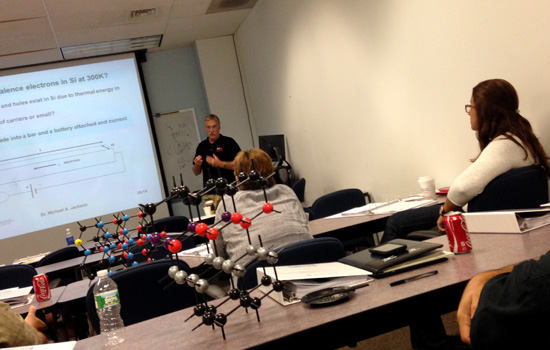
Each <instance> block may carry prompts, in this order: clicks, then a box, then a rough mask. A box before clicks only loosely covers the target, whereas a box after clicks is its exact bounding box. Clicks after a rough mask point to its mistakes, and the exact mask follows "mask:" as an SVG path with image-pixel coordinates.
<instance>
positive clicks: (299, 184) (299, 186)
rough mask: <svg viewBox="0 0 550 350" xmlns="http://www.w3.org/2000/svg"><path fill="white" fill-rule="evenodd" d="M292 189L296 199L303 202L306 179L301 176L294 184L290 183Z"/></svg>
mask: <svg viewBox="0 0 550 350" xmlns="http://www.w3.org/2000/svg"><path fill="white" fill-rule="evenodd" d="M292 190H293V191H294V193H296V197H298V200H299V201H300V202H303V201H304V196H305V191H306V179H304V178H303V177H302V178H301V179H300V180H298V181H296V182H295V183H294V185H292Z"/></svg>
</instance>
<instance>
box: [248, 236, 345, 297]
mask: <svg viewBox="0 0 550 350" xmlns="http://www.w3.org/2000/svg"><path fill="white" fill-rule="evenodd" d="M275 251H277V252H279V253H280V254H279V260H278V262H277V264H276V265H275V266H285V265H304V264H315V263H324V262H333V261H338V260H339V259H341V258H343V257H344V256H345V255H346V253H345V251H344V246H343V244H342V242H340V241H339V240H338V239H337V238H334V237H321V238H312V239H307V240H305V241H300V242H295V243H291V244H288V245H286V246H284V247H281V248H279V249H276V250H275ZM264 263H265V262H264V261H259V260H254V262H252V263H251V264H249V265H248V266H247V267H246V272H245V274H244V276H243V278H242V280H241V281H239V283H242V284H243V285H244V288H246V289H250V288H253V287H255V286H256V285H257V284H258V281H257V277H256V268H258V267H261V266H262V264H264ZM265 266H270V265H268V264H266V265H265Z"/></svg>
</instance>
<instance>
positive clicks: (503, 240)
mask: <svg viewBox="0 0 550 350" xmlns="http://www.w3.org/2000/svg"><path fill="white" fill-rule="evenodd" d="M549 234H550V226H545V227H542V228H539V229H536V230H533V231H532V232H529V233H525V234H472V235H471V237H472V244H473V250H472V251H471V252H470V253H466V254H460V255H454V256H452V257H451V258H450V259H449V260H448V261H446V262H441V263H438V264H435V265H431V266H426V267H422V268H419V269H417V270H413V271H408V272H405V273H402V274H398V275H395V276H390V277H387V278H383V279H378V280H375V281H373V282H372V283H371V284H370V285H369V286H368V287H365V288H362V289H359V290H357V291H356V292H355V295H354V296H353V297H352V298H351V300H349V301H347V302H344V303H341V304H338V305H332V306H328V307H320V308H310V307H306V306H304V305H302V304H300V303H298V304H293V305H290V306H286V307H283V306H281V305H280V304H278V303H277V302H275V301H274V300H272V299H271V298H269V297H267V298H265V299H263V301H262V306H261V308H260V310H259V315H260V319H261V322H259V323H258V321H257V320H256V314H255V312H254V311H252V310H249V312H248V313H246V312H245V311H244V310H243V309H242V308H240V309H237V310H236V311H235V312H234V313H233V314H231V315H230V316H229V317H228V321H227V324H226V326H225V328H224V330H225V334H226V337H227V339H226V340H223V339H222V333H221V330H220V329H219V328H217V327H216V329H212V327H206V326H201V327H199V328H198V329H196V330H194V331H192V329H193V328H194V327H196V326H197V325H198V324H199V322H200V320H199V319H198V318H196V317H193V318H192V319H191V320H189V321H187V322H184V321H185V319H187V318H188V317H189V316H190V315H191V314H192V309H191V308H189V309H184V310H181V311H177V312H174V313H171V314H168V315H164V316H161V317H158V318H155V319H151V320H147V321H144V322H141V323H138V324H134V325H132V326H129V327H126V341H125V342H123V343H122V344H120V345H118V346H117V349H132V350H138V349H150V348H178V349H180V348H181V349H187V348H189V349H194V348H196V349H241V348H284V347H296V346H298V344H305V347H307V348H337V347H341V346H345V345H349V344H353V343H355V342H357V341H360V340H363V339H366V338H369V337H372V336H375V335H378V334H382V333H385V332H388V331H391V330H394V329H397V328H400V327H403V326H406V325H407V324H408V323H409V320H410V319H411V318H412V317H415V315H418V314H421V313H424V312H427V311H428V310H429V311H431V312H437V313H439V314H443V313H447V312H450V311H452V310H456V308H457V306H458V302H459V300H460V297H461V295H462V291H463V289H464V287H465V285H466V283H467V282H468V281H469V280H470V278H472V277H473V276H474V275H476V274H478V273H480V272H483V271H487V270H491V269H497V268H501V267H504V266H507V265H511V264H515V263H518V262H521V261H523V260H526V259H529V258H533V257H537V256H540V255H542V254H544V253H546V251H548V250H549V248H550V238H549V237H548V235H549ZM429 241H431V242H435V243H442V244H443V245H444V247H445V249H448V242H447V238H446V236H440V237H437V238H434V239H431V240H429ZM433 270H437V271H438V272H439V273H438V274H437V275H433V276H430V277H428V278H423V279H419V280H417V281H414V282H411V283H405V284H402V285H399V286H396V287H390V283H391V282H393V281H396V280H400V279H403V278H407V277H410V276H414V275H417V274H420V273H423V272H428V271H433ZM252 295H253V296H260V295H261V292H259V291H255V292H253V294H252ZM122 302H124V301H122ZM235 303H236V302H234V301H230V302H228V303H226V304H224V305H223V306H221V307H220V308H219V309H218V312H224V313H227V312H229V310H231V309H233V308H234V307H235V306H236V304H235ZM212 304H214V305H217V303H215V302H212ZM101 344H102V340H101V338H100V337H97V336H96V337H91V338H88V339H84V340H82V341H79V342H77V344H76V347H75V349H97V348H99V347H100V346H101Z"/></svg>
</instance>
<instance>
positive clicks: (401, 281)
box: [390, 270, 437, 287]
mask: <svg viewBox="0 0 550 350" xmlns="http://www.w3.org/2000/svg"><path fill="white" fill-rule="evenodd" d="M433 275H437V270H433V271H430V272H426V273H423V274H420V275H416V276H412V277H409V278H405V279H402V280H399V281H394V282H391V283H390V287H395V286H398V285H400V284H403V283H407V282H412V281H416V280H419V279H421V278H426V277H430V276H433Z"/></svg>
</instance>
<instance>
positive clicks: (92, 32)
mask: <svg viewBox="0 0 550 350" xmlns="http://www.w3.org/2000/svg"><path fill="white" fill-rule="evenodd" d="M256 1H257V0H23V1H22V0H1V1H0V69H3V68H10V67H18V66H25V65H32V64H39V63H46V62H54V61H61V60H63V59H64V57H63V54H62V51H61V48H63V47H68V46H77V45H84V44H91V43H101V42H109V41H116V40H121V39H128V38H140V37H148V36H153V35H162V41H161V45H160V47H158V48H152V49H148V52H156V51H162V50H172V49H177V48H183V47H187V46H190V45H191V44H192V43H193V42H194V41H195V40H199V39H208V38H214V37H219V36H225V35H231V34H234V33H235V31H236V30H237V29H238V28H239V26H240V25H241V23H242V22H243V21H244V19H245V18H246V16H248V14H249V13H250V11H251V10H252V7H253V6H254V5H255V4H256ZM147 9H154V10H153V11H150V12H153V14H152V15H148V16H136V17H132V11H140V10H147Z"/></svg>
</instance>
